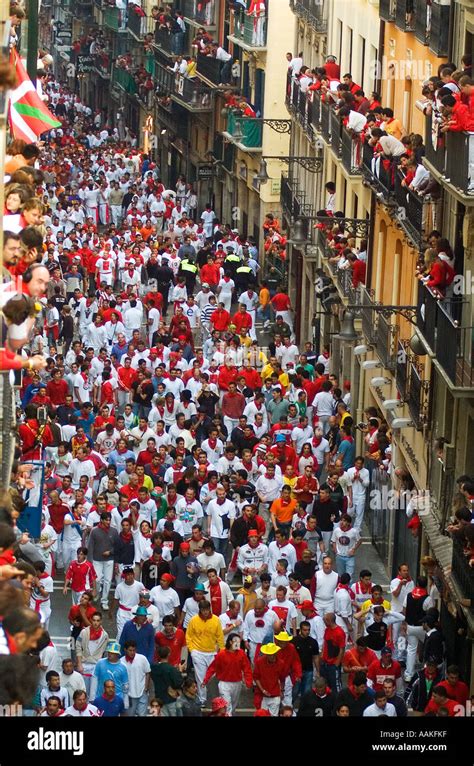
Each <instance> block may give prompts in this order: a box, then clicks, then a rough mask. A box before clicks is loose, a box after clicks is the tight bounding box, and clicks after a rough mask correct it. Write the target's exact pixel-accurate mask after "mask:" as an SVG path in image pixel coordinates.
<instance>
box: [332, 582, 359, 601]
mask: <svg viewBox="0 0 474 766" xmlns="http://www.w3.org/2000/svg"><path fill="white" fill-rule="evenodd" d="M336 590H346V591H347V592H348V594H349V596H350V597H351V600H352V601H354V599H355V595H354V592H353V590H352V588H351V587H350V586H349V585H343V584H342V583H339V584H338V585H337V586H336Z"/></svg>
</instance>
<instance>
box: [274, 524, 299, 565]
mask: <svg viewBox="0 0 474 766" xmlns="http://www.w3.org/2000/svg"><path fill="white" fill-rule="evenodd" d="M280 559H285V561H287V562H288V569H287V571H288V572H293V570H294V568H295V565H296V550H295V548H294V546H293V545H291V543H289V542H288V534H287V533H286V532H285V531H284V530H282V529H277V530H276V532H275V540H274V541H273V542H272V543H270V545H269V546H268V572H269V574H271V575H274V574H276V571H277V562H278V561H279V560H280Z"/></svg>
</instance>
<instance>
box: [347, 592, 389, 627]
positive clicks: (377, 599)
mask: <svg viewBox="0 0 474 766" xmlns="http://www.w3.org/2000/svg"><path fill="white" fill-rule="evenodd" d="M370 592H371V594H372V598H369V599H367V601H364V602H363V604H362V606H361V608H360V612H358V613H357V614H356V615H354V617H355V618H356V619H359V618H360V617H362V616H363V615H365V613H366V612H368V611H369V609H370V607H371V606H383V608H384V609H385V611H386V612H389V611H390V609H391V606H390V601H387V599H385V598H384V597H383V591H382V588H381V587H380V585H374V586H373V587H372V590H371V591H370ZM361 613H362V614H361Z"/></svg>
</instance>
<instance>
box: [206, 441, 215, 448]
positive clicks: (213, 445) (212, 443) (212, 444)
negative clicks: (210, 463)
mask: <svg viewBox="0 0 474 766" xmlns="http://www.w3.org/2000/svg"><path fill="white" fill-rule="evenodd" d="M207 443H208V444H209V446H210V447H211V449H215V446H216V444H217V439H208V440H207Z"/></svg>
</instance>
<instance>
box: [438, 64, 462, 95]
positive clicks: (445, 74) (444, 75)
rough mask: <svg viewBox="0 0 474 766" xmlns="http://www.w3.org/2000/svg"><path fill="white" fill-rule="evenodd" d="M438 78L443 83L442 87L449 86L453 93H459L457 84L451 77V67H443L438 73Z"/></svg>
mask: <svg viewBox="0 0 474 766" xmlns="http://www.w3.org/2000/svg"><path fill="white" fill-rule="evenodd" d="M439 78H440V80H441V82H442V83H443V86H442V87H443V88H449V90H450V91H451V92H452V94H453V95H454V94H455V93H459V85H458V83H457V82H456V80H455V79H454V78H453V72H452V70H451V67H443V69H441V71H440V73H439Z"/></svg>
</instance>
